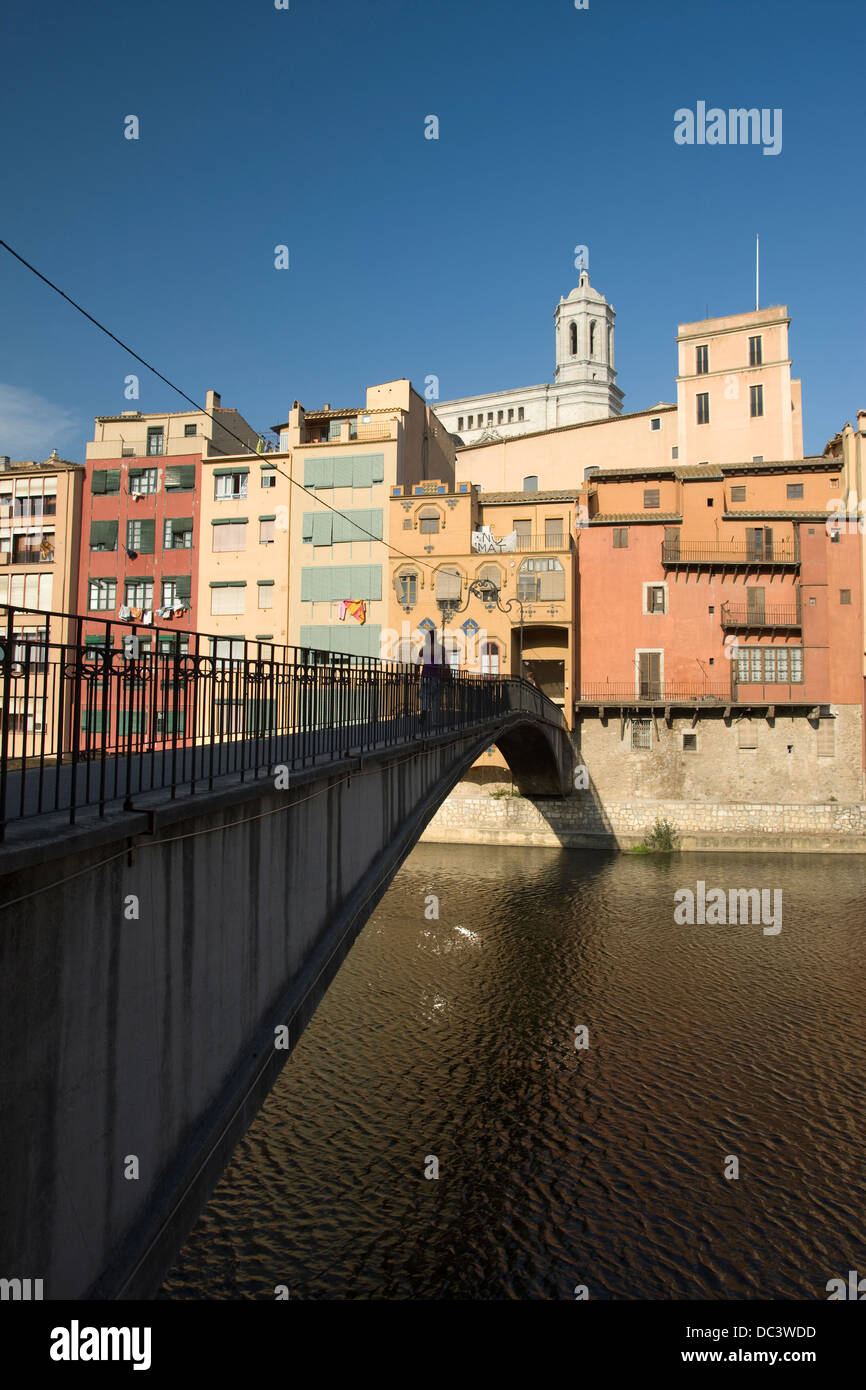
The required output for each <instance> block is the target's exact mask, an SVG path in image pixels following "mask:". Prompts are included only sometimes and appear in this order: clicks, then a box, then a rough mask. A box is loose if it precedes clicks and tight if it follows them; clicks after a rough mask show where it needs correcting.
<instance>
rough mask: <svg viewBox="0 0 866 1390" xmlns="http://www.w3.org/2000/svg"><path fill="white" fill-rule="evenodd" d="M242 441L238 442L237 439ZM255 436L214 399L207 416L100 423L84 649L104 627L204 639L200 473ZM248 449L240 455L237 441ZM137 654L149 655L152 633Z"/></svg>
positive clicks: (83, 583) (85, 569)
mask: <svg viewBox="0 0 866 1390" xmlns="http://www.w3.org/2000/svg"><path fill="white" fill-rule="evenodd" d="M235 436H237V437H235ZM258 438H259V437H258V435H257V434H256V433H255V431H254V430H253V429H252V427H251V426H250V425H249V424H247V422H246V421H245V420H244V419H243V417H242V416H241V415H240V414H239V413H238V411H237V410H234V409H226V408H224V407H223V406H222V405H221V401H220V397H219V395H218V394H217V393H216V392H215V391H208V393H207V403H206V410H205V411H181V412H174V413H171V414H142V413H141V412H139V411H125V412H123V413H122V414H120V415H102V416H98V417H97V419H96V428H95V431H94V439H93V440H92V441H91V442H90V443H89V444H88V446H87V463H86V479H85V485H84V493H83V505H82V517H81V538H80V563H79V586H78V597H77V604H76V606H77V609H78V611H79V612H80V613H86V614H87V615H88V617H90V618H92V619H93V620H94V621H93V622H91V623H90V624H88V626H87V635H86V638H85V640H86V641H87V642H92V643H99V642H100V641H101V640H103V639H104V635H105V628H104V627H103V628H101V629H100V627H99V626H98V623H97V620H98V618H99V617H100V616H101V617H103V618H110V619H118V620H124V621H129V622H135V623H136V624H138V625H139V626H140V627H143V628H144V629H146V628H147V627H148V626H151V625H159V626H161V627H165V628H168V629H170V630H171V631H172V632H178V633H180V634H182V635H183V642H182V646H183V645H184V643H185V641H186V640H187V637H188V634H189V633H190V632H192V631H195V630H197V629H200V628H204V629H205V630H206V628H207V623H206V621H203V619H206V617H207V613H206V612H201V611H200V604H199V592H198V570H199V550H200V548H201V525H202V523H201V496H202V464H203V460H206V461H207V463H208V465H209V466H211V465H213V463H214V461H215V460H218V459H220V458H222V457H224V456H225V454H226V452H227V449H228V447H229V446H231V452H237V450H238V449H239V447H241V446H242V445H245V446H246V448H247V450H248V451H249V453H250V454H251V455H253V456H255V451H256V448H257V445H258ZM239 440H240V441H241V442H242V445H241V444H239V442H238V441H239ZM139 636H140V650H141V651H142V652H146V651H147V650H149V648H150V639H149V638H148V636H147V633H146V631H143V632H141V633H140V635H139Z"/></svg>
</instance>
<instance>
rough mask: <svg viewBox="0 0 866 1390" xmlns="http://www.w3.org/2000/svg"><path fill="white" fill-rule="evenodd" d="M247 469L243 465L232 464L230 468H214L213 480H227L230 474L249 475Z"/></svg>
mask: <svg viewBox="0 0 866 1390" xmlns="http://www.w3.org/2000/svg"><path fill="white" fill-rule="evenodd" d="M249 471H250V470H249V469H248V468H247V466H246V464H244V463H233V464H232V466H231V468H215V469H214V470H213V475H214V477H215V478H228V477H230V475H231V474H232V473H249Z"/></svg>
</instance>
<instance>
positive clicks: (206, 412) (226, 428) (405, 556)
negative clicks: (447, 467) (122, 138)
mask: <svg viewBox="0 0 866 1390" xmlns="http://www.w3.org/2000/svg"><path fill="white" fill-rule="evenodd" d="M0 246H2V247H3V249H4V250H5V251H8V252H9V254H10V255H11V256H14V257H15V259H16V261H20V262H21V264H22V265H23V266H25V267H26V268H27V270H29V271H31V272H32V274H33V275H35V276H37V277H38V279H40V280H41V281H42V282H43V283H44V284H46V285H47V286H48V287H49V289H52V290H54V292H55V294H59V295H60V296H61V298H63V299H65V300H66V302H67V304H71V305H72V307H73V309H77V310H78V312H79V314H83V315H84V317H85V318H86V319H88V320H89V321H90V323H92V324H93V325H94V326H95V327H96V328H98V329H99V331H100V332H101V333H105V334H106V335H107V337H109V338H111V340H112V342H115V343H117V345H118V346H119V347H122V348H123V350H124V352H128V353H129V354H130V356H131V357H134V358H135V360H136V362H140V363H141V365H142V366H143V367H146V368H147V370H148V371H149V372H153V374H154V376H157V377H159V379H160V381H164V382H165V384H166V386H169V387H170V388H171V390H172V391H176V392H177V394H178V395H179V396H182V397H183V399H184V400H185V401H188V402H189V404H190V405H191V406H193V407H194V408H195V409H196V410H198V411H200V413H201V414H202V415H205V416H207V418H208V419H209V420H211V421H213V423H214V424H215V425H219V427H220V429H221V430H222V431H223V432H224V433H225V434H228V435H230V436H231V438H232V439H236V440H237V442H238V443H239V444H240V446H241V449H242V451H243V452H244V453H246V454H249V456H250V457H251V458H260V457H261V455H260V454H258V453H257V452H256V451H255V450H254V449H251V448H250V446H249V444H248V443H247V441H246V440H245V439H241V437H240V435H239V434H235V432H234V430H232V429H230V428H229V426H228V425H226V424H224V423H223V422H222V421H221V420H217V419H216V417H215V416H214V415H213V414H211V412H210V411H209V410H207V409H206V408H205V407H204V406H202V405H199V403H198V402H197V401H194V400H193V398H192V396H188V395H187V393H186V392H185V391H183V390H181V388H180V387H179V386H176V385H175V383H174V382H173V381H170V380H169V378H168V377H167V376H163V374H162V372H160V371H158V370H157V368H156V367H154V366H153V365H152V364H151V363H150V362H148V361H146V359H145V358H144V357H142V356H140V354H139V353H137V352H136V351H135V349H134V348H131V347H130V346H129V344H128V343H125V342H124V341H123V339H122V338H118V336H117V334H116V333H112V331H111V329H110V328H106V326H105V324H104V323H100V322H99V319H97V318H94V316H93V314H89V313H88V312H87V310H86V309H85V308H83V307H82V305H80V304H79V303H78V302H77V301H76V300H74V299H73V298H72V296H71V295H68V294H67V293H66V291H65V290H62V289H61V288H60V286H59V285H55V284H54V281H53V280H49V279H48V276H47V275H43V274H42V271H41V270H37V269H36V266H35V265H31V263H30V262H29V261H27V260H25V259H24V257H23V256H21V255H19V253H18V252H17V251H16V250H15V249H14V248H13V247H12V246H10V245H9V243H8V241H3V240H2V238H0ZM259 438H260V439H262V438H264V436H263V435H262V434H260V435H259ZM274 467H275V468H276V464H275V465H274ZM276 471H277V472H278V473H279V474H280V476H281V477H283V478H286V479H288V481H289V482H290V483H291V484H292V486H293V487H296V488H299V489H300V491H301V492H303V493H304V495H305V496H307V497H311V498H312V499H313V501H314V502H317V503H318V505H319V506H320V507H325V508H326V509H327V510H328V511H329V512H333V513H334V515H335V516H341V517H342V518H343V519H344V520H345V521H349V522H351V524H352V525H353V526H354V527H355V528H356V529H357V530H359V531H363V532H364V534H365V535H366V536H369V538H370V540H371V541H376V542H377V543H378V544H379V545H384V546H385V547H386V548H387V550H388V552H389V553H391V554H394V555H399V556H401V557H402V558H403V559H404V560H411V561H412V563H413V564H415V565H419V566H422V565H423V567H424V568H425V569H428V570H430V572H431V573H435V572H436V568H437V567H436V566H435V565H431V564H430V563H429V562H428V561H427V560H422V559H421V558H420V556H417V555H410V554H409V553H408V551H406V550H400V549H398V547H397V546H394V545H392V544H391V542H390V541H386V540H384V538H383V537H382V536H375V535H374V534H373V532H372V531H368V530H367V528H366V527H365V526H361V525H360V524H359V523H358V522H357V521H354V520H353V519H352V517H350V516H347V514H346V513H345V512H341V511H340V509H339V507H332V506H331V504H330V502H325V501H323V499H322V498H321V497H317V496H316V494H315V493H314V492H311V491H310V490H309V488H306V487H304V485H303V484H302V483H299V482H298V481H297V479H296V478H293V477H291V475H290V474H288V473H284V472H283V470H282V469H281V468H277V469H276Z"/></svg>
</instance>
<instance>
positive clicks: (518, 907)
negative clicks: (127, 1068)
mask: <svg viewBox="0 0 866 1390" xmlns="http://www.w3.org/2000/svg"><path fill="white" fill-rule="evenodd" d="M698 880H702V881H703V882H704V883H705V884H706V886H707V891H709V890H710V889H711V888H713V887H722V888H724V889H725V890H728V889H730V888H740V887H749V888H750V887H759V888H770V889H774V890H775V889H781V890H782V894H783V897H782V904H783V918H782V926H781V931H779V932H778V933H776V934H771V933H765V932H764V930H763V928H762V926H761V925H760V924H756V925H751V924H748V925H742V924H736V925H697V924H696V925H694V926H690V925H678V924H677V923H676V922H675V921H674V893H675V892H676V891H677V890H679V889H682V888H690V889H692V890H693V891H694V890H695V888H696V883H697V881H698ZM864 887H866V858H864V857H862V856H841V855H840V856H832V855H807V854H802V855H785V854H781V855H779V854H775V855H769V854H755V855H742V854H736V855H728V854H703V853H700V854H674V855H662V856H633V855H628V854H615V853H610V854H608V853H598V852H590V851H586V852H585V851H580V850H556V849H537V848H532V849H529V848H527V849H522V848H488V847H480V846H448V845H435V844H425V845H420V846H418V847H417V848H416V849H415V851H414V852H413V854H412V855H411V856H410V858H409V859H408V860H407V861H406V863H405V864H404V866H403V868H402V869H401V870H400V872H399V874H398V875H397V877H396V878H395V880H394V882H393V884H392V885H391V887H390V889H389V891H388V893H387V895H386V896H385V897H384V898H383V900H382V902H381V903H380V904H379V906H378V908H377V909H376V911H375V912H374V914H373V916H372V917H371V919H370V921H369V922H368V923H367V925H366V927H365V928H364V930H363V932H362V933H361V935H360V937H359V938H358V940H357V942H356V944H355V946H354V947H353V949H352V951H351V952H350V954H349V956H348V958H347V960H346V961H345V963H344V964H343V966H342V968H341V969H340V972H339V974H338V976H337V978H336V980H335V981H334V983H333V984H332V986H331V988H330V990H329V991H328V994H327V995H326V997H325V999H324V1001H323V1002H322V1004H321V1005H320V1007H319V1009H318V1012H317V1013H316V1015H315V1017H314V1019H313V1021H312V1023H311V1024H310V1026H309V1027H308V1029H307V1030H306V1032H305V1034H304V1035H303V1037H302V1039H301V1041H300V1043H299V1045H298V1047H297V1048H296V1050H295V1052H294V1053H293V1054H292V1056H291V1057H290V1059H289V1061H288V1063H287V1064H286V1066H285V1068H284V1069H283V1072H282V1073H281V1076H280V1078H279V1080H278V1082H277V1084H276V1086H275V1087H274V1089H273V1091H272V1092H271V1094H270V1096H269V1097H268V1100H267V1102H266V1104H265V1105H264V1107H263V1108H262V1110H261V1112H260V1114H259V1115H258V1117H257V1119H256V1121H255V1123H254V1124H253V1126H252V1128H251V1129H250V1130H249V1131H248V1133H247V1135H246V1136H245V1138H244V1139H243V1140H242V1142H241V1143H240V1145H239V1146H238V1148H237V1150H236V1152H235V1154H234V1157H233V1160H232V1163H231V1165H230V1166H229V1168H228V1169H227V1171H226V1173H225V1174H224V1176H223V1178H222V1180H221V1182H220V1184H219V1186H218V1188H217V1189H216V1190H215V1192H214V1194H213V1196H212V1198H211V1201H210V1203H209V1205H208V1207H207V1208H206V1210H205V1212H204V1213H203V1214H202V1216H201V1218H200V1220H199V1221H198V1223H197V1225H196V1227H195V1229H194V1231H193V1232H192V1234H191V1235H190V1237H189V1239H188V1241H187V1243H186V1245H185V1247H184V1249H183V1250H182V1252H181V1254H180V1255H179V1257H178V1259H177V1261H176V1263H175V1266H174V1268H173V1269H172V1271H171V1272H170V1274H169V1276H168V1277H167V1279H166V1281H165V1284H164V1286H163V1289H162V1291H161V1294H160V1297H162V1298H172V1299H183V1298H198V1299H202V1298H204V1299H239V1298H243V1299H255V1298H267V1299H273V1298H274V1297H275V1293H274V1290H275V1288H276V1287H277V1286H278V1285H283V1286H285V1287H286V1288H287V1290H288V1291H289V1294H290V1297H291V1298H292V1299H347V1298H385V1299H399V1298H421V1299H458V1298H459V1299H492V1298H536V1299H561V1298H565V1299H572V1298H574V1297H575V1289H576V1288H578V1287H579V1286H585V1288H586V1290H587V1292H588V1295H589V1297H590V1298H599V1299H665V1300H667V1299H686V1298H700V1299H724V1298H745V1299H781V1298H794V1299H813V1298H826V1297H827V1294H826V1292H825V1289H826V1284H827V1281H828V1280H829V1279H831V1278H833V1277H836V1276H841V1277H843V1278H845V1277H847V1272H848V1270H849V1269H852V1268H859V1269H860V1271H861V1273H866V1240H864V1218H863V1211H864V1191H866V1182H864V1172H866V1165H864V1141H863V1134H864V1130H863V1121H864V1104H863V1096H864V1080H863V1078H864V1075H866V1041H864V1038H866V1029H864V1014H866V1007H864V1006H866V985H864V969H863V960H864V946H866V907H864ZM435 899H438V918H437V917H436V915H435V914H436V911H437V903H436V901H435ZM580 1028H585V1029H586V1030H587V1033H586V1034H583V1033H580V1032H576V1029H580ZM576 1042H586V1043H587V1044H588V1045H587V1046H585V1047H580V1048H578V1047H576V1046H575V1043H576ZM433 1159H435V1160H437V1161H438V1177H427V1176H425V1169H426V1171H428V1172H432V1171H434V1169H435V1164H434V1163H433V1162H432V1160H433ZM732 1160H736V1164H737V1165H738V1169H739V1175H738V1176H737V1177H733V1176H726V1172H727V1173H733V1172H734V1171H735V1166H736V1165H735V1164H734V1163H733V1162H732ZM858 1261H859V1264H858Z"/></svg>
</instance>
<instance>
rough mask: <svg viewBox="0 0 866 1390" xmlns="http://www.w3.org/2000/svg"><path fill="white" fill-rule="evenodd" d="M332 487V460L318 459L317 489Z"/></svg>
mask: <svg viewBox="0 0 866 1390" xmlns="http://www.w3.org/2000/svg"><path fill="white" fill-rule="evenodd" d="M333 486H334V460H333V459H319V481H318V483H317V487H333Z"/></svg>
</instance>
